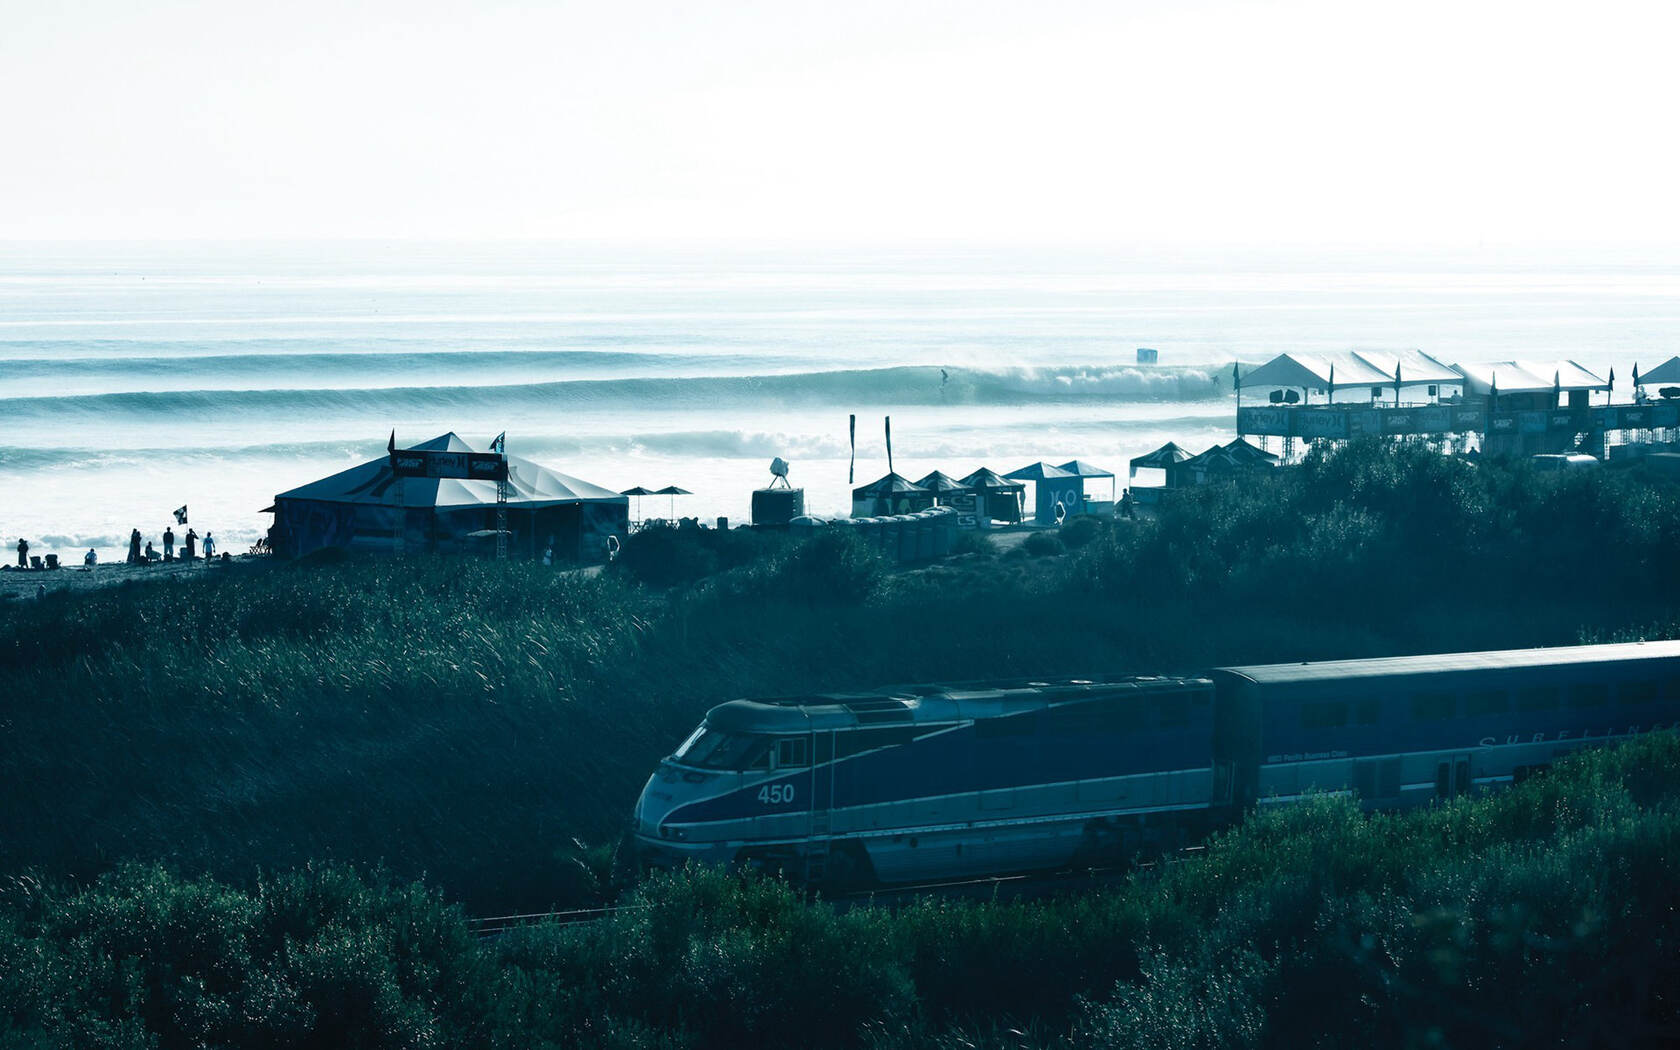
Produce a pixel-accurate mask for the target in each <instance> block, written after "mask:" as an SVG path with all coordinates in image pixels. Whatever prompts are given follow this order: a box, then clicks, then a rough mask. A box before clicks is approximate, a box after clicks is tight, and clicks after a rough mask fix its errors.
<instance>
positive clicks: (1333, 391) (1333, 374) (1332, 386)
mask: <svg viewBox="0 0 1680 1050" xmlns="http://www.w3.org/2000/svg"><path fill="white" fill-rule="evenodd" d="M1329 397H1330V400H1331V401H1332V402H1334V401H1335V400H1336V362H1334V361H1332V362H1330V394H1329Z"/></svg>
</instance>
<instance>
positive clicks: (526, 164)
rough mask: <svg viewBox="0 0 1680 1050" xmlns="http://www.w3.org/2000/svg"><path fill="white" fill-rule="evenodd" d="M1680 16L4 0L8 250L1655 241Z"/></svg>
mask: <svg viewBox="0 0 1680 1050" xmlns="http://www.w3.org/2000/svg"><path fill="white" fill-rule="evenodd" d="M1675 10H1676V7H1675V5H1671V4H1662V3H1649V4H1631V3H1615V2H1611V3H1605V2H1595V3H1591V4H1587V3H1570V4H1551V3H1544V2H1533V0H1528V2H1514V3H1474V2H1446V3H1436V2H1430V0H1426V2H1407V3H1390V4H1374V3H1360V2H1355V0H1327V2H1314V0H1284V2H1278V3H1258V2H1255V3H1235V2H1225V0H1172V2H1165V0H1163V2H1155V3H1138V2H1130V0H1110V2H1107V3H1088V4H1087V3H1049V2H1031V3H1028V2H1021V3H1011V4H1001V3H985V2H980V0H962V2H953V3H936V2H912V0H892V2H885V3H876V2H871V0H831V2H826V3H811V2H805V0H772V2H763V3H758V2H731V0H710V2H696V0H689V2H679V3H638V2H606V0H602V2H596V3H588V4H580V3H569V2H549V3H502V2H495V0H477V2H461V3H454V2H451V3H443V2H434V0H401V2H384V0H378V2H358V0H334V2H330V3H328V2H317V0H291V2H288V3H284V4H279V3H265V4H260V5H259V4H251V3H242V2H238V0H216V2H196V0H174V2H172V0H153V2H145V3H136V2H134V0H0V238H56V237H73V238H103V237H112V238H116V237H123V238H127V237H142V238H152V237H162V238H174V237H192V238H201V237H252V236H285V237H333V236H354V237H573V236H576V237H590V238H601V237H605V238H631V239H646V238H663V237H701V238H711V237H732V238H733V237H740V238H773V239H778V240H781V239H801V238H820V239H837V238H839V239H854V238H855V239H880V240H906V239H919V238H941V239H943V238H958V239H968V240H994V239H995V240H1003V239H1031V240H1082V241H1097V242H1132V241H1225V240H1268V239H1288V240H1300V241H1324V240H1331V241H1352V242H1375V241H1447V242H1467V241H1469V242H1473V241H1477V240H1484V239H1485V240H1504V241H1511V240H1517V241H1523V240H1572V239H1586V240H1599V241H1606V240H1608V241H1622V240H1628V241H1633V240H1638V241H1663V242H1675V241H1680V207H1677V206H1676V197H1677V192H1680V191H1677V184H1680V180H1677V178H1676V175H1677V172H1680V163H1677V162H1680V137H1677V135H1676V133H1675V116H1674V105H1675V102H1676V100H1677V99H1680V62H1677V61H1676V60H1675V59H1674V58H1673V49H1674V46H1675V41H1676V40H1677V39H1680V32H1677V31H1680V13H1670V12H1671V11H1675Z"/></svg>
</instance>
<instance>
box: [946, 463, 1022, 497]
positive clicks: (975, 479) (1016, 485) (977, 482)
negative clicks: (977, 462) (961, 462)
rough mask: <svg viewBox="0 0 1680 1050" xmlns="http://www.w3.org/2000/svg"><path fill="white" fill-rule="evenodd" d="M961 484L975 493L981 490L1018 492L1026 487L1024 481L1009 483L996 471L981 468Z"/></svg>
mask: <svg viewBox="0 0 1680 1050" xmlns="http://www.w3.org/2000/svg"><path fill="white" fill-rule="evenodd" d="M962 484H963V485H964V486H965V487H966V488H971V489H974V490H975V491H977V492H978V491H980V490H983V489H1000V490H1011V491H1015V492H1019V491H1021V490H1022V489H1025V488H1026V487H1027V484H1026V482H1024V481H1010V480H1009V479H1008V478H1005V477H1004V476H1003V475H1001V474H999V473H998V472H997V471H995V470H989V469H987V468H986V467H981V468H980V469H979V470H977V471H975V472H974V473H972V474H970V475H969V476H968V477H966V478H963V479H962Z"/></svg>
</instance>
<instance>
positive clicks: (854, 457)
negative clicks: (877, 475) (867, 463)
mask: <svg viewBox="0 0 1680 1050" xmlns="http://www.w3.org/2000/svg"><path fill="white" fill-rule="evenodd" d="M851 429H852V461H851V462H850V463H848V464H846V484H848V485H850V484H851V483H852V472H853V470H854V469H855V468H856V467H857V413H856V412H853V413H852V420H851Z"/></svg>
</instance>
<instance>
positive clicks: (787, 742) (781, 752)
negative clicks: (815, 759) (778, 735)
mask: <svg viewBox="0 0 1680 1050" xmlns="http://www.w3.org/2000/svg"><path fill="white" fill-rule="evenodd" d="M810 764H811V763H810V761H809V760H808V759H807V757H806V746H805V738H804V737H802V736H796V737H793V738H792V739H783V740H778V741H776V768H777V769H793V768H796V767H798V766H808V765H810Z"/></svg>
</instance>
